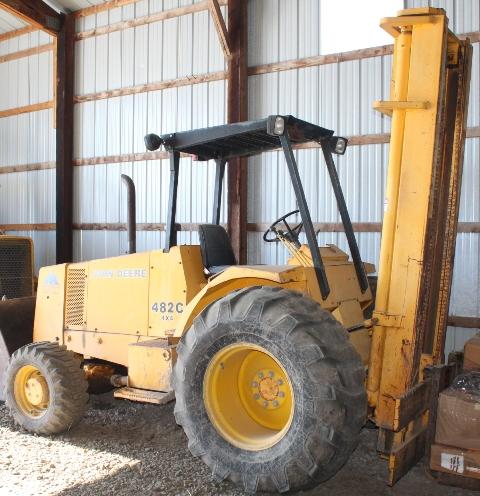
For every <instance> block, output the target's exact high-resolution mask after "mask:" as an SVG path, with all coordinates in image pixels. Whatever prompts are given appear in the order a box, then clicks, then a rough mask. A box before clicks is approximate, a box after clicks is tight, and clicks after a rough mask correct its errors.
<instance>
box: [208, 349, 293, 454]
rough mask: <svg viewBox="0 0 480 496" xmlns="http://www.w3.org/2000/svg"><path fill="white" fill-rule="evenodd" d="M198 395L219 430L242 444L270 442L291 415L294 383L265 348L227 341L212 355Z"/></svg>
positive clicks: (263, 446) (260, 446) (253, 446)
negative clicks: (201, 396) (201, 395)
mask: <svg viewBox="0 0 480 496" xmlns="http://www.w3.org/2000/svg"><path fill="white" fill-rule="evenodd" d="M203 398H204V402H205V408H206V410H207V414H208V416H209V418H210V421H211V422H212V424H213V426H214V427H215V428H216V430H217V431H218V432H219V434H220V435H221V436H222V437H224V438H225V439H226V440H227V441H229V442H230V443H231V444H233V445H234V446H237V447H239V448H242V449H247V450H251V451H258V450H261V449H267V448H269V447H271V446H273V445H274V444H276V443H277V442H279V441H280V439H282V438H283V436H285V434H286V433H287V431H288V429H289V427H290V424H291V422H292V418H293V411H294V397H293V388H292V386H291V382H290V380H289V378H288V375H287V373H286V371H285V369H284V368H283V366H282V364H281V363H280V362H279V360H278V359H277V358H276V357H275V356H274V355H272V354H271V353H270V352H269V351H267V350H266V349H264V348H262V347H260V346H258V345H254V344H250V343H236V344H232V345H230V346H227V347H225V348H223V349H222V350H220V351H219V352H217V353H216V354H215V355H214V356H213V357H212V359H211V361H210V363H209V365H208V367H207V370H206V372H205V377H204V383H203Z"/></svg>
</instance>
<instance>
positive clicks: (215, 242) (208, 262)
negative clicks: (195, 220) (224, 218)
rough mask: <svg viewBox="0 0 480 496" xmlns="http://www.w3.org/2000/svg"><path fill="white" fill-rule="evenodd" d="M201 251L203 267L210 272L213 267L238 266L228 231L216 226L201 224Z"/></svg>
mask: <svg viewBox="0 0 480 496" xmlns="http://www.w3.org/2000/svg"><path fill="white" fill-rule="evenodd" d="M198 235H199V238H200V250H201V251H202V258H203V265H204V266H205V268H206V269H207V270H208V269H210V268H212V267H219V266H225V265H237V260H236V259H235V254H234V253H233V248H232V243H231V242H230V238H229V237H228V234H227V231H226V230H225V229H224V228H223V227H222V226H218V225H216V224H200V225H199V226H198Z"/></svg>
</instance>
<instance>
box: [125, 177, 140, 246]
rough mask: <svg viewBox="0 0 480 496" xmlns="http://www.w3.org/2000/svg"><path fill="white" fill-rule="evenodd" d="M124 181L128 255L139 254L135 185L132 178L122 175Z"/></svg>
mask: <svg viewBox="0 0 480 496" xmlns="http://www.w3.org/2000/svg"><path fill="white" fill-rule="evenodd" d="M122 181H123V184H125V186H126V188H127V234H128V253H136V252H137V221H136V211H135V184H134V182H133V180H132V178H131V177H130V176H127V175H126V174H122Z"/></svg>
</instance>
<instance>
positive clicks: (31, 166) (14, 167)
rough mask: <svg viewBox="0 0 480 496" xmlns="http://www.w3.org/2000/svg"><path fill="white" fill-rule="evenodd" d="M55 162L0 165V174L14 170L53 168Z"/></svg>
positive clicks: (25, 170) (29, 170) (26, 170)
mask: <svg viewBox="0 0 480 496" xmlns="http://www.w3.org/2000/svg"><path fill="white" fill-rule="evenodd" d="M56 165H57V164H56V163H55V162H39V163H36V164H22V165H7V166H5V167H0V174H12V173H14V172H31V171H38V170H47V169H55V167H56Z"/></svg>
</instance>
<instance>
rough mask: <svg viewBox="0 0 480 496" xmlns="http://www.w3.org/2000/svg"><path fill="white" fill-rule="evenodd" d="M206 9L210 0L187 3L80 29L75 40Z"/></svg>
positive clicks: (222, 3)
mask: <svg viewBox="0 0 480 496" xmlns="http://www.w3.org/2000/svg"><path fill="white" fill-rule="evenodd" d="M226 2H227V0H219V3H220V5H225V4H226ZM204 10H208V0H204V1H203V2H198V3H195V4H192V5H187V6H185V7H177V8H176V9H169V10H164V11H163V12H156V13H155V14H151V15H148V16H143V17H138V18H137V19H131V20H129V21H120V22H116V23H114V24H109V25H107V26H101V27H98V28H95V29H89V30H88V31H80V32H78V33H77V34H76V35H75V40H77V41H78V40H85V39H87V38H92V37H93V36H101V35H103V34H108V33H115V32H116V31H122V30H124V29H130V28H136V27H138V26H145V25H147V24H152V23H154V22H159V21H165V20H167V19H173V18H175V17H180V16H184V15H187V14H194V13H196V12H202V11H204Z"/></svg>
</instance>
